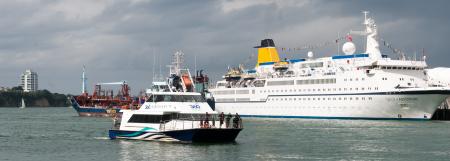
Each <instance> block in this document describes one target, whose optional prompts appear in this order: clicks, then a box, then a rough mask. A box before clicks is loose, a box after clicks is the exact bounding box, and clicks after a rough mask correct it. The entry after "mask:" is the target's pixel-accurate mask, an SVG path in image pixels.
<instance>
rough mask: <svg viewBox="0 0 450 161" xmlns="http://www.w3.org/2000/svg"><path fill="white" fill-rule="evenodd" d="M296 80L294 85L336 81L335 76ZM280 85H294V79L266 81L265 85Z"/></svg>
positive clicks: (332, 82)
mask: <svg viewBox="0 0 450 161" xmlns="http://www.w3.org/2000/svg"><path fill="white" fill-rule="evenodd" d="M296 82H297V83H296V85H303V84H334V83H336V78H329V79H308V80H297V81H296ZM282 85H294V80H284V81H268V82H267V86H282Z"/></svg>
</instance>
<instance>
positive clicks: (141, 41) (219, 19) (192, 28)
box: [0, 0, 450, 94]
mask: <svg viewBox="0 0 450 161" xmlns="http://www.w3.org/2000/svg"><path fill="white" fill-rule="evenodd" d="M448 4H449V2H447V1H430V2H428V1H427V2H424V1H387V0H386V1H384V0H382V1H371V0H368V1H347V0H342V1H334V0H333V1H331V0H330V1H325V0H324V1H317V0H315V1H308V0H305V1H294V0H292V1H291V0H286V1H277V0H255V1H229V0H223V1H169V0H163V1H153V0H148V1H147V0H130V1H112V0H111V1H109V0H100V1H89V0H86V1H84V0H80V1H26V0H24V1H11V2H0V15H1V18H0V30H1V31H2V32H0V63H2V64H3V67H2V68H0V72H1V73H2V74H1V75H0V78H1V79H0V80H1V82H0V86H14V85H17V83H18V77H19V75H20V73H21V72H22V71H24V70H25V69H26V68H32V69H34V70H35V71H37V72H38V73H39V75H40V87H42V88H47V89H50V90H51V91H55V92H61V93H74V94H76V93H78V91H79V88H80V82H81V79H80V75H81V67H82V66H83V65H86V67H87V70H88V77H89V80H88V82H89V85H90V86H92V85H93V84H94V83H96V82H110V81H119V80H128V81H129V82H130V85H131V87H132V89H133V93H136V92H137V91H138V89H143V88H146V87H148V86H149V85H150V83H151V79H152V69H153V68H155V70H156V72H157V73H158V72H159V66H161V67H162V72H163V74H165V73H166V71H167V70H166V69H167V68H166V67H165V66H166V65H167V64H168V63H169V62H170V58H171V55H172V54H173V53H174V52H175V51H176V50H182V51H183V52H184V53H185V54H186V55H185V59H186V65H187V66H189V67H190V68H191V69H193V68H194V61H195V60H194V57H197V69H205V70H206V72H207V73H208V74H209V75H210V76H211V77H212V79H214V80H218V79H219V78H220V76H221V75H222V74H223V73H224V72H225V70H226V68H227V66H229V65H230V66H237V65H238V64H239V63H244V64H245V65H246V66H247V67H252V66H253V65H254V64H255V59H256V58H255V56H253V57H251V55H254V54H255V50H254V49H253V48H252V47H253V46H256V45H258V44H259V40H260V39H263V38H266V37H272V38H274V39H275V41H276V44H277V46H283V47H300V46H302V45H306V44H317V43H322V42H325V41H330V40H334V39H335V38H336V37H337V35H338V34H340V35H341V36H342V35H344V34H346V33H347V32H349V31H350V30H361V29H362V26H361V23H362V20H363V16H362V14H361V13H360V12H361V11H362V10H369V11H370V12H371V15H372V16H373V17H374V18H375V20H376V21H377V24H378V26H379V29H380V37H381V38H383V39H385V40H388V41H389V42H391V43H392V44H393V45H394V46H395V47H397V48H399V49H402V50H404V51H406V52H407V54H409V55H412V54H413V53H414V52H420V51H421V48H425V50H426V52H427V55H428V57H429V61H428V63H429V65H430V66H433V67H434V66H448V65H447V64H448V63H447V60H448V58H449V56H448V54H447V51H448V47H447V45H446V40H447V37H448V36H449V35H450V30H449V29H448V26H449V25H450V24H449V23H450V21H448V20H449V19H450V16H449V14H446V12H447V9H448V7H447V6H449V5H448ZM355 39H356V40H359V39H361V38H359V39H358V38H355ZM357 45H359V46H361V45H362V44H357ZM382 49H383V47H382ZM360 50H362V49H361V48H360ZM383 51H386V52H389V50H386V49H383ZM306 52H307V51H301V53H302V54H296V55H285V54H284V53H281V55H282V56H283V57H303V56H304V55H303V53H306ZM314 52H315V53H316V55H318V56H330V55H332V54H335V53H336V46H328V47H326V48H325V49H320V50H315V51H314ZM154 54H155V56H154ZM388 54H390V55H391V56H394V57H395V55H393V54H392V53H388ZM418 55H419V54H418ZM249 57H250V58H249ZM154 58H156V60H153V59H154ZM154 61H155V62H157V63H156V64H153V62H154ZM191 72H193V71H191Z"/></svg>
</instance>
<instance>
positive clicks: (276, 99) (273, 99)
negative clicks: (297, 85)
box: [268, 97, 372, 101]
mask: <svg viewBox="0 0 450 161" xmlns="http://www.w3.org/2000/svg"><path fill="white" fill-rule="evenodd" d="M366 99H367V100H372V97H367V98H366V97H333V98H331V97H328V98H325V97H322V98H320V97H319V98H315V97H313V98H296V97H294V98H292V97H291V98H269V99H268V101H297V100H298V101H302V100H303V101H311V100H312V101H316V100H317V101H321V100H322V101H326V100H328V101H331V100H333V101H336V100H339V101H341V100H344V101H346V100H350V101H351V100H356V101H358V100H362V101H365V100H366Z"/></svg>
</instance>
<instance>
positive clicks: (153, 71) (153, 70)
mask: <svg viewBox="0 0 450 161" xmlns="http://www.w3.org/2000/svg"><path fill="white" fill-rule="evenodd" d="M152 54H153V63H152V82H155V57H156V56H155V48H154V47H153V48H152Z"/></svg>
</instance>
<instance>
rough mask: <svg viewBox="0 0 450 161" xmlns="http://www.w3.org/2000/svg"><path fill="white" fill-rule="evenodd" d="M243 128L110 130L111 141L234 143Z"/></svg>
mask: <svg viewBox="0 0 450 161" xmlns="http://www.w3.org/2000/svg"><path fill="white" fill-rule="evenodd" d="M241 130H242V128H234V129H212V128H211V129H209V128H195V129H185V130H173V131H164V132H147V131H123V130H109V137H110V139H132V140H148V141H165V142H186V143H192V142H222V143H226V142H233V141H235V139H236V137H237V135H238V134H239V132H240V131H241Z"/></svg>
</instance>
